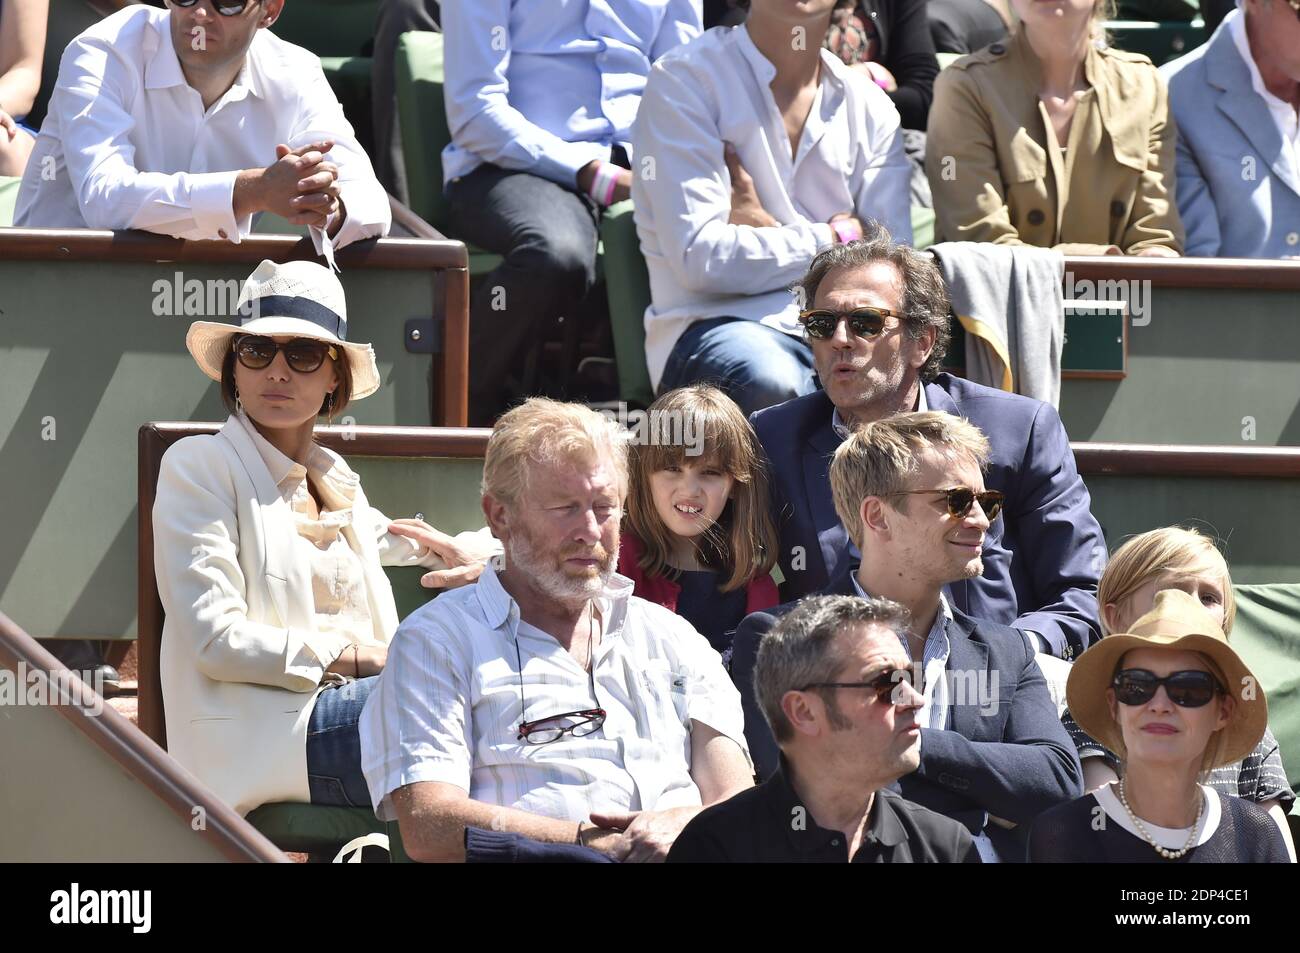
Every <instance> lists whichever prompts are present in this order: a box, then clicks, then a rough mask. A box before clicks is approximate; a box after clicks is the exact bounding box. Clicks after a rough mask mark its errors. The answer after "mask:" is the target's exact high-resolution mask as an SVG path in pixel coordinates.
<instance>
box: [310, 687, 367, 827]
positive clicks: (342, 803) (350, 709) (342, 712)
mask: <svg viewBox="0 0 1300 953" xmlns="http://www.w3.org/2000/svg"><path fill="white" fill-rule="evenodd" d="M376 678H377V676H374V675H372V676H370V677H368V678H358V679H356V680H355V681H351V682H347V683H346V684H344V685H332V686H330V687H329V688H326V689H325V690H324V691H322V692H321V693H320V695H319V696H317V698H316V705H315V707H314V708H312V711H311V720H310V721H309V722H308V723H307V789H308V790H309V791H310V792H311V803H313V804H331V805H335V806H337V807H371V804H370V789H369V788H368V787H366V778H365V775H363V774H362V773H361V738H360V736H359V735H358V733H357V721H358V720H359V719H360V718H361V709H362V708H365V707H366V699H367V698H369V697H370V689H371V688H373V687H374V684H375V679H376Z"/></svg>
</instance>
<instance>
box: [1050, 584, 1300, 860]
mask: <svg viewBox="0 0 1300 953" xmlns="http://www.w3.org/2000/svg"><path fill="white" fill-rule="evenodd" d="M1066 698H1067V700H1068V701H1069V706H1070V711H1071V712H1072V713H1073V715H1074V718H1075V720H1076V721H1077V722H1078V723H1079V726H1080V727H1081V728H1082V729H1083V730H1084V731H1086V732H1087V733H1088V734H1090V735H1091V736H1092V737H1094V738H1096V739H1097V740H1099V741H1100V742H1101V743H1102V744H1104V745H1106V746H1107V747H1108V748H1110V749H1111V750H1113V751H1116V752H1118V753H1119V755H1120V759H1121V762H1122V765H1123V769H1124V772H1123V773H1124V777H1123V780H1121V781H1118V782H1115V783H1113V784H1110V785H1107V786H1104V787H1101V788H1098V789H1097V790H1096V791H1093V792H1092V793H1091V794H1085V795H1084V796H1083V797H1081V798H1078V799H1076V800H1074V801H1071V802H1069V803H1068V804H1061V805H1058V806H1056V807H1054V808H1052V809H1050V810H1048V811H1046V812H1045V813H1043V814H1041V815H1039V816H1038V818H1037V819H1036V820H1035V821H1034V822H1033V826H1032V827H1031V829H1030V832H1029V859H1030V861H1034V862H1051V861H1074V862H1085V863H1087V862H1091V863H1147V862H1158V861H1161V860H1166V861H1185V862H1189V863H1288V862H1289V858H1288V857H1287V852H1286V845H1285V843H1284V842H1283V840H1282V834H1281V832H1279V831H1278V829H1277V825H1276V824H1274V823H1273V820H1272V818H1270V817H1269V816H1268V813H1267V812H1266V811H1264V810H1262V809H1261V808H1260V807H1259V806H1258V805H1257V804H1253V803H1251V802H1250V801H1246V800H1243V799H1242V798H1236V797H1228V796H1227V795H1224V794H1221V793H1219V792H1217V791H1215V790H1213V789H1212V788H1210V787H1207V786H1204V785H1202V784H1200V783H1198V781H1199V780H1200V779H1201V778H1203V777H1204V776H1205V775H1206V774H1207V773H1208V772H1209V771H1210V770H1212V769H1213V768H1215V767H1217V766H1219V765H1222V764H1229V763H1231V762H1233V761H1237V760H1239V759H1240V758H1243V757H1245V756H1246V755H1247V754H1248V753H1250V751H1251V750H1252V749H1253V748H1254V747H1255V745H1256V744H1258V743H1259V739H1260V737H1261V736H1262V735H1263V734H1264V728H1265V726H1266V724H1267V721H1268V703H1267V701H1266V700H1265V698H1264V691H1263V689H1262V688H1261V687H1260V686H1259V684H1258V682H1257V680H1256V679H1255V677H1254V675H1252V674H1251V672H1250V669H1248V668H1247V667H1246V664H1245V663H1244V662H1243V661H1242V660H1241V659H1240V657H1238V655H1237V653H1236V652H1235V651H1233V649H1232V647H1231V646H1230V645H1229V644H1228V640H1227V638H1226V637H1225V636H1224V634H1223V630H1222V629H1221V628H1219V625H1218V623H1217V622H1216V621H1215V620H1214V618H1213V617H1212V616H1211V615H1210V614H1209V613H1208V612H1206V611H1205V609H1204V607H1203V606H1202V605H1201V604H1200V602H1199V601H1198V600H1196V599H1195V598H1193V597H1192V596H1190V595H1188V594H1187V593H1185V592H1183V591H1181V590H1178V589H1166V590H1164V591H1163V592H1160V593H1158V594H1157V595H1156V597H1155V605H1154V606H1153V608H1152V609H1151V611H1150V612H1148V613H1147V614H1146V615H1144V616H1142V617H1141V618H1140V619H1138V620H1137V621H1136V622H1135V623H1134V624H1133V625H1132V626H1129V627H1128V631H1127V632H1125V633H1122V634H1119V635H1110V636H1107V637H1106V638H1104V639H1102V640H1101V641H1100V642H1098V643H1096V644H1095V645H1093V646H1092V647H1090V648H1089V649H1088V651H1086V652H1084V653H1083V654H1082V655H1081V656H1080V657H1079V658H1078V660H1077V661H1076V662H1075V663H1074V668H1073V669H1072V670H1071V672H1070V679H1069V682H1068V683H1067V684H1066Z"/></svg>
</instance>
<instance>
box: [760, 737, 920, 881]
mask: <svg viewBox="0 0 1300 953" xmlns="http://www.w3.org/2000/svg"><path fill="white" fill-rule="evenodd" d="M780 758H781V760H780V764H779V766H778V767H777V769H776V773H775V774H773V775H772V777H770V778H769V779H768V780H767V781H766V782H765V783H766V785H767V786H768V790H769V791H770V792H771V798H772V806H773V808H774V809H775V811H776V813H777V815H778V816H779V817H780V819H781V824H782V826H783V827H784V829H785V831H786V838H787V839H788V841H789V843H790V845H791V846H792V847H793V848H794V849H795V850H797V851H799V852H800V853H809V852H811V851H814V850H818V849H821V848H824V847H825V846H826V845H827V844H828V843H829V841H831V840H832V839H833V838H835V837H837V836H843V833H842V832H841V831H829V830H827V829H826V828H824V827H822V826H820V825H819V824H818V823H817V822H816V821H815V820H813V817H812V815H811V814H809V813H808V810H807V808H806V807H804V805H803V804H802V803H800V798H799V795H798V794H797V793H796V792H795V789H794V787H793V786H792V785H791V784H790V765H789V762H788V761H786V758H785V754H784V753H783V754H782V755H781V756H780ZM796 811H801V812H803V814H804V818H803V820H804V825H803V829H802V830H800V829H798V828H797V826H796V825H795V824H792V823H791V819H792V818H794V817H795V816H796V813H795V812H796ZM810 835H813V836H810ZM906 839H907V831H906V829H904V827H903V824H902V822H901V821H900V820H899V818H898V812H897V811H896V810H895V809H894V805H893V804H892V803H891V799H890V797H889V794H888V792H886V791H884V790H879V791H876V794H875V797H873V798H872V799H871V813H870V816H869V818H868V821H867V830H866V833H865V834H864V835H863V838H862V840H863V845H860V846H859V847H858V849H859V850H861V849H862V846H865V845H866V844H880V845H882V846H885V847H897V846H898V845H899V844H901V843H903V841H905V840H906ZM852 859H853V858H852V857H850V858H849V860H852Z"/></svg>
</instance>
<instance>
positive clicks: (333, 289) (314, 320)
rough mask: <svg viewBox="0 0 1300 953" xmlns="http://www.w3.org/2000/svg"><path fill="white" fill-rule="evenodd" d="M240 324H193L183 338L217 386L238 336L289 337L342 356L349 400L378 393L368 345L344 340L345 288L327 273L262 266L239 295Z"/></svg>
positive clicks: (293, 265)
mask: <svg viewBox="0 0 1300 953" xmlns="http://www.w3.org/2000/svg"><path fill="white" fill-rule="evenodd" d="M238 311H239V315H240V318H239V324H238V325H233V324H225V323H222V322H218V321H195V322H194V323H193V324H191V325H190V330H189V332H188V333H187V334H186V335H185V346H186V347H187V348H188V349H189V352H190V354H192V355H193V356H194V360H195V362H196V363H197V364H198V365H199V368H200V370H202V371H203V373H204V374H206V375H208V377H210V378H212V379H213V380H214V381H220V380H221V365H222V363H223V362H224V361H225V358H226V355H227V354H228V353H230V342H231V339H232V338H233V337H234V336H235V335H236V334H258V335H263V336H266V337H271V336H272V335H277V334H291V335H293V336H294V337H299V338H311V339H312V340H315V341H326V342H328V343H330V344H333V345H334V346H335V347H336V348H338V349H339V352H340V353H341V354H342V355H344V356H346V358H347V362H348V365H349V367H350V369H351V371H352V399H353V400H360V399H361V398H362V397H368V396H370V395H371V394H373V393H374V392H375V391H377V390H378V389H379V367H378V365H377V364H376V363H375V352H374V349H373V348H372V347H371V346H370V345H369V344H360V343H357V342H350V341H348V340H347V328H348V312H347V302H346V301H345V300H344V298H343V286H342V285H341V284H339V280H338V278H336V277H335V276H334V273H333V272H331V271H330V270H329V269H328V268H323V267H322V266H320V265H317V264H315V263H314V262H310V261H288V262H285V263H284V264H282V265H277V264H276V263H275V262H273V261H269V260H268V261H263V262H262V263H261V264H260V265H258V266H257V269H256V270H255V271H254V272H253V273H252V274H251V275H249V276H248V280H247V281H245V282H244V287H243V289H242V290H241V291H240V293H239V306H238Z"/></svg>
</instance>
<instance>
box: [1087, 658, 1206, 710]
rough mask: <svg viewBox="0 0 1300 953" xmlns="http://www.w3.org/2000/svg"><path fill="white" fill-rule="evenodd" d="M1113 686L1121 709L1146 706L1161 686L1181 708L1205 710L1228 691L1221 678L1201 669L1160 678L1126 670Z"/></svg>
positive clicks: (1136, 669) (1138, 671) (1119, 674)
mask: <svg viewBox="0 0 1300 953" xmlns="http://www.w3.org/2000/svg"><path fill="white" fill-rule="evenodd" d="M1110 684H1111V687H1112V688H1113V689H1115V699H1116V700H1117V701H1118V702H1119V703H1120V704H1121V705H1145V704H1146V703H1147V702H1149V701H1150V700H1151V699H1152V698H1154V697H1155V694H1156V689H1157V688H1159V687H1160V686H1161V685H1163V686H1164V687H1165V694H1166V695H1168V696H1169V700H1170V701H1171V702H1173V703H1174V704H1175V705H1177V706H1178V707H1179V708H1201V707H1202V706H1204V705H1208V704H1209V703H1210V701H1211V700H1212V699H1213V698H1214V696H1215V695H1217V694H1219V693H1220V692H1223V691H1224V688H1223V686H1222V685H1220V684H1219V680H1218V679H1217V678H1215V677H1214V676H1213V675H1211V674H1210V673H1209V672H1202V671H1199V670H1197V669H1192V670H1190V671H1186V672H1174V673H1172V674H1170V675H1166V676H1165V677H1164V678H1158V677H1156V674H1155V672H1149V671H1147V670H1146V669H1144V668H1126V669H1124V670H1123V671H1122V672H1117V673H1116V674H1115V678H1114V680H1113V681H1112V682H1111V683H1110Z"/></svg>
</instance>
